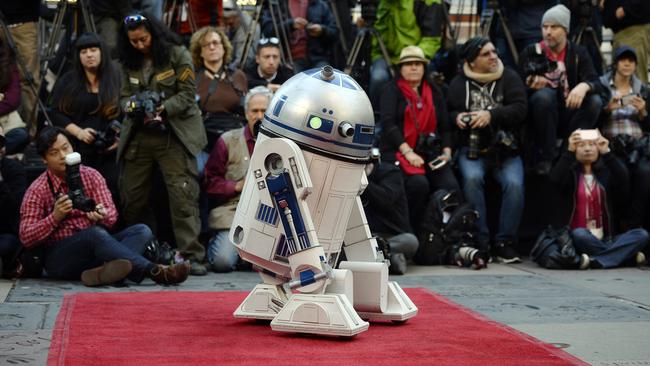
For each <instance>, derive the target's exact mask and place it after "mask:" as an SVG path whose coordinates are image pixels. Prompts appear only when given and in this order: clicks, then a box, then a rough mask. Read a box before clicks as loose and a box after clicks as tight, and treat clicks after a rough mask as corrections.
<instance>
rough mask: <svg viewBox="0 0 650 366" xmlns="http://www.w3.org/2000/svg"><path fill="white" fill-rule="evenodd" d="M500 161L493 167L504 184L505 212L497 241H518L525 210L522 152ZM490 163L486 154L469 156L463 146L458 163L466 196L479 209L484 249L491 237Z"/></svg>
mask: <svg viewBox="0 0 650 366" xmlns="http://www.w3.org/2000/svg"><path fill="white" fill-rule="evenodd" d="M500 163H501V164H500V165H498V166H492V167H491V168H492V173H493V175H494V178H495V179H496V180H497V182H498V183H499V185H500V186H501V212H500V214H499V229H498V231H497V234H496V236H495V241H497V242H499V241H513V242H516V240H517V230H519V222H520V221H521V214H522V212H523V211H524V167H523V164H522V162H521V158H520V157H519V156H513V157H509V158H507V159H503V160H502V161H501V162H500ZM488 164H489V162H488V161H487V159H486V158H484V157H479V158H478V159H477V160H471V159H468V158H467V147H463V148H462V149H461V150H460V152H459V159H458V166H459V168H460V172H461V175H462V176H463V193H464V194H465V199H466V200H467V201H468V202H469V203H471V204H473V205H474V207H475V208H476V210H477V211H478V212H479V218H478V222H477V225H478V231H479V235H478V247H479V249H482V250H487V249H488V245H489V241H490V231H489V229H488V224H487V218H486V216H487V208H486V204H485V192H484V189H483V188H484V186H485V173H486V170H487V169H488Z"/></svg>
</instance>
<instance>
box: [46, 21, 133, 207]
mask: <svg viewBox="0 0 650 366" xmlns="http://www.w3.org/2000/svg"><path fill="white" fill-rule="evenodd" d="M75 50H76V52H75V53H74V55H73V60H72V69H71V70H70V71H68V72H67V73H66V74H65V75H63V77H61V79H59V80H58V81H57V83H56V85H55V87H54V91H53V93H52V94H53V96H52V104H53V110H52V122H53V123H54V124H55V125H57V126H59V127H62V128H63V129H65V131H66V132H68V134H69V135H70V136H73V137H74V138H73V139H72V141H73V142H74V143H75V145H76V146H75V148H76V151H78V152H79V153H80V154H81V159H82V161H83V163H84V164H85V165H88V166H90V167H93V168H95V169H97V170H98V171H99V172H100V173H101V174H102V176H103V177H104V179H106V182H107V183H108V187H109V189H110V191H111V194H112V195H113V198H114V200H115V201H116V202H119V199H118V197H119V196H118V192H119V191H118V188H117V164H116V162H115V153H116V150H117V143H118V138H119V131H120V125H119V122H117V121H116V119H118V118H119V117H120V108H119V98H120V76H119V73H118V70H117V67H116V66H115V65H114V64H113V63H112V61H111V60H110V53H109V51H108V49H107V48H106V45H105V44H104V43H103V41H102V40H101V39H100V38H99V36H98V35H97V34H94V33H85V34H83V35H81V37H79V39H77V42H75Z"/></svg>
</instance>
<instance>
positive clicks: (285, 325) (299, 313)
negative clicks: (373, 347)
mask: <svg viewBox="0 0 650 366" xmlns="http://www.w3.org/2000/svg"><path fill="white" fill-rule="evenodd" d="M271 328H272V329H273V330H276V331H282V332H297V333H312V334H323V335H332V336H345V337H351V336H354V335H357V334H359V333H361V332H364V331H366V330H368V323H367V322H365V321H363V320H361V318H360V317H359V316H358V315H357V313H356V312H355V311H354V308H353V307H352V304H351V303H350V301H349V300H348V298H347V297H346V296H345V295H341V294H324V295H313V294H293V295H292V296H291V297H290V298H289V301H288V302H287V303H286V305H285V306H284V307H283V308H282V310H281V311H280V313H279V314H278V315H277V316H276V317H275V318H274V319H273V321H271Z"/></svg>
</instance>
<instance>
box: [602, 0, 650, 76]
mask: <svg viewBox="0 0 650 366" xmlns="http://www.w3.org/2000/svg"><path fill="white" fill-rule="evenodd" d="M602 14H603V25H604V26H606V27H607V28H611V29H612V31H613V32H614V41H613V44H612V46H613V47H614V48H615V49H616V48H619V47H621V46H622V45H628V46H630V47H633V48H634V49H635V50H636V52H637V57H638V62H637V70H636V76H637V77H638V78H639V79H641V81H643V83H644V84H647V83H648V53H650V2H649V1H647V0H604V1H603V11H602Z"/></svg>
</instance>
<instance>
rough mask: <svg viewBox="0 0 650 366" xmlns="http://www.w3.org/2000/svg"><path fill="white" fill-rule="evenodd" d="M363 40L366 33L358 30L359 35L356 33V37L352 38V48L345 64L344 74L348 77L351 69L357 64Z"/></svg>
mask: <svg viewBox="0 0 650 366" xmlns="http://www.w3.org/2000/svg"><path fill="white" fill-rule="evenodd" d="M365 39H366V31H365V29H360V30H359V33H357V36H356V37H355V38H354V43H353V44H352V48H351V49H350V53H349V54H348V60H347V61H346V63H345V70H344V72H345V73H346V74H348V75H350V74H351V73H352V68H353V67H354V65H355V64H356V63H357V57H359V51H360V50H361V46H362V45H363V41H364V40H365Z"/></svg>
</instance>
